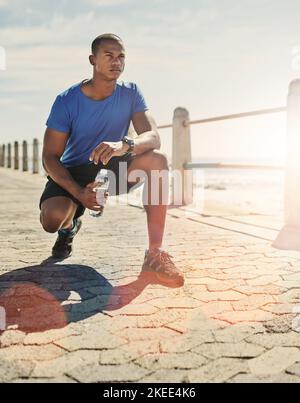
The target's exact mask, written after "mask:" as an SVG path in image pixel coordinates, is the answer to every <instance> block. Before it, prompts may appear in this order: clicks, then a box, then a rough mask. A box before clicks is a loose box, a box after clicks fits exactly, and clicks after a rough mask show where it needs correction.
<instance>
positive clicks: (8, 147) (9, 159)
mask: <svg viewBox="0 0 300 403" xmlns="http://www.w3.org/2000/svg"><path fill="white" fill-rule="evenodd" d="M7 168H11V144H10V143H9V144H8V145H7Z"/></svg>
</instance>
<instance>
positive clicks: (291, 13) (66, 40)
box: [0, 0, 300, 160]
mask: <svg viewBox="0 0 300 403" xmlns="http://www.w3.org/2000/svg"><path fill="white" fill-rule="evenodd" d="M299 15H300V2H299V1H298V0H242V1H240V2H237V1H236V0H185V1H179V0H168V1H167V0H151V1H148V0H145V1H143V2H142V1H140V0H52V1H51V2H49V1H41V0H39V1H38V0H0V143H3V142H8V141H14V140H20V141H21V140H24V139H26V140H29V141H31V140H32V139H33V138H35V137H36V138H38V139H41V140H42V138H43V134H44V130H45V121H46V119H47V116H48V114H49V111H50V108H51V106H52V103H53V101H54V99H55V97H56V95H57V94H59V93H60V92H62V91H63V90H65V89H67V88H68V87H70V86H71V85H73V84H74V83H77V82H80V81H81V80H83V79H85V78H89V77H91V74H92V70H91V67H90V65H89V63H88V56H89V54H90V44H91V42H92V40H93V39H94V38H95V37H96V36H98V35H99V34H101V33H104V32H113V33H116V34H117V35H119V36H121V37H122V38H123V40H124V42H125V46H126V53H127V61H126V69H125V72H124V73H123V75H122V76H121V79H122V80H124V81H131V82H135V83H137V84H138V85H139V86H140V88H141V89H142V92H143V93H144V96H145V98H146V101H147V103H148V105H149V107H150V110H151V112H152V114H153V115H154V117H155V119H156V121H157V123H158V124H168V123H171V121H172V116H173V111H174V109H175V108H176V107H178V106H181V107H185V108H187V109H188V111H189V113H190V117H191V119H201V118H206V117H211V116H217V115H224V114H231V113H238V112H244V111H251V110H256V109H261V108H271V107H281V106H284V105H285V104H286V97H287V92H288V86H289V83H290V81H291V80H292V79H295V78H298V77H299V76H300V56H299V55H300V50H299V49H300V48H299V47H300V24H299ZM4 56H5V66H4ZM4 67H5V69H4ZM191 130H192V149H193V158H194V159H199V158H220V159H221V158H223V159H224V158H226V159H227V158H228V159H231V158H232V159H249V160H250V159H261V160H262V159H266V160H269V159H272V160H273V159H274V160H275V159H277V160H279V159H280V158H282V157H283V155H284V145H285V116H284V115H282V116H280V115H279V116H273V117H268V118H258V119H243V120H241V121H235V122H230V123H226V124H225V123H224V124H223V123H218V124H211V125H203V126H193V127H192V129H191ZM161 137H162V149H163V151H165V152H167V153H168V154H169V153H170V150H171V134H170V131H168V130H162V131H161Z"/></svg>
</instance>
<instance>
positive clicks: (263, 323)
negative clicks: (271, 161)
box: [0, 168, 300, 383]
mask: <svg viewBox="0 0 300 403" xmlns="http://www.w3.org/2000/svg"><path fill="white" fill-rule="evenodd" d="M44 183H45V180H44V178H42V177H40V176H33V175H30V174H23V173H19V172H14V171H12V170H11V171H10V170H7V169H3V168H0V187H1V197H0V245H1V249H0V257H1V260H0V306H2V307H3V308H4V309H5V316H6V330H4V331H2V332H0V381H1V382H191V383H193V382H299V381H300V349H299V347H300V333H298V332H297V329H298V330H299V331H300V319H299V318H298V316H299V315H300V309H299V307H300V254H296V253H290V252H282V251H276V250H274V249H273V248H272V247H271V246H270V244H269V243H268V242H265V241H263V240H260V239H256V238H254V237H249V236H245V235H241V234H238V233H235V232H231V231H228V230H222V229H218V228H214V227H212V226H209V225H203V224H200V223H198V222H195V221H193V220H190V219H188V218H186V217H181V218H176V210H169V214H168V219H167V227H166V237H165V245H164V247H165V249H167V250H168V251H169V252H170V253H171V255H173V256H174V260H175V262H176V263H177V264H178V265H179V266H180V267H181V268H182V269H183V270H184V272H185V275H186V284H185V286H184V287H183V288H181V289H169V288H166V287H164V286H162V285H160V284H151V283H150V284H149V283H148V282H147V281H146V280H145V279H141V278H139V273H140V269H141V266H142V262H143V257H144V249H145V248H146V247H147V230H146V215H145V213H144V211H143V210H141V209H138V208H134V207H130V206H123V205H116V204H114V205H113V204H109V205H107V207H106V209H105V214H104V216H103V217H102V218H100V219H93V218H91V217H89V215H88V214H86V215H85V217H84V220H83V222H84V225H83V229H82V231H81V232H80V233H79V234H78V236H77V238H76V240H75V253H74V256H73V257H71V258H70V259H68V260H65V261H63V262H57V263H56V264H54V263H49V262H48V264H47V263H46V262H45V260H46V259H47V258H48V256H49V252H50V249H51V247H52V245H53V242H54V240H55V236H54V235H50V234H47V233H45V232H43V231H42V228H41V227H40V224H39V211H38V208H37V205H38V201H39V196H40V193H41V191H42V188H43V186H44ZM297 307H298V308H297ZM3 308H2V309H1V308H0V326H1V323H2V326H3V315H4V311H3ZM297 309H298V311H299V314H298V316H297ZM1 319H2V320H1Z"/></svg>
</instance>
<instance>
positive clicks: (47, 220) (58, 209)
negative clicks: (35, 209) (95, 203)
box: [40, 199, 76, 234]
mask: <svg viewBox="0 0 300 403" xmlns="http://www.w3.org/2000/svg"><path fill="white" fill-rule="evenodd" d="M75 211H76V209H74V208H72V204H71V201H70V203H69V202H68V203H62V202H61V201H60V203H59V205H57V204H55V200H54V199H52V200H51V199H49V200H46V202H45V203H44V204H42V208H41V215H40V221H41V224H42V226H43V228H44V230H45V231H46V232H49V233H51V234H53V233H55V232H57V231H58V230H60V229H61V227H62V226H63V224H65V223H66V221H67V220H68V218H70V216H71V213H75Z"/></svg>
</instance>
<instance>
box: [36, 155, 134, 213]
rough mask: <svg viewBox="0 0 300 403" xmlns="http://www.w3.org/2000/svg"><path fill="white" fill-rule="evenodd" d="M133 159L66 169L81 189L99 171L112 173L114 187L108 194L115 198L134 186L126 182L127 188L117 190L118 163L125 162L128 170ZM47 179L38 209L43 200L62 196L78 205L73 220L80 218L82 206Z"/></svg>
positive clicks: (122, 158)
mask: <svg viewBox="0 0 300 403" xmlns="http://www.w3.org/2000/svg"><path fill="white" fill-rule="evenodd" d="M133 159H134V157H132V156H130V155H125V156H122V157H113V158H111V160H110V161H109V162H108V164H107V165H103V164H102V163H99V164H98V165H95V164H88V165H80V166H76V167H71V168H67V169H68V171H69V172H70V174H71V176H72V178H73V179H74V180H75V181H76V182H77V183H78V184H79V185H80V186H82V187H85V186H87V185H88V184H89V183H91V182H93V181H94V180H95V177H96V175H97V173H98V172H99V171H100V170H101V169H107V170H109V171H112V172H113V173H114V174H115V178H116V187H113V188H112V189H111V188H109V194H110V196H116V195H119V194H124V193H128V192H129V190H130V189H131V188H132V187H133V186H134V184H130V183H128V182H127V186H126V184H125V186H124V185H122V186H121V189H119V179H120V178H119V163H120V162H126V163H127V168H128V167H129V166H130V164H131V162H132V160H133ZM123 166H124V165H123ZM109 174H110V172H109ZM47 178H48V182H47V183H46V186H45V189H44V192H43V194H42V196H41V199H40V204H39V207H40V208H41V204H42V203H43V202H44V201H45V200H47V199H50V198H51V197H57V196H64V197H68V198H69V199H71V200H73V201H74V202H75V203H76V204H77V205H78V208H77V211H76V213H75V216H74V218H78V217H80V216H82V215H83V214H84V212H85V208H84V206H83V205H82V204H81V203H80V202H79V201H78V200H77V199H76V198H75V197H74V196H72V195H71V194H70V193H69V192H68V191H67V190H65V189H63V188H62V187H61V186H59V185H58V184H57V183H56V182H54V180H53V179H51V178H50V177H49V176H47ZM111 182H112V181H110V183H111Z"/></svg>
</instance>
